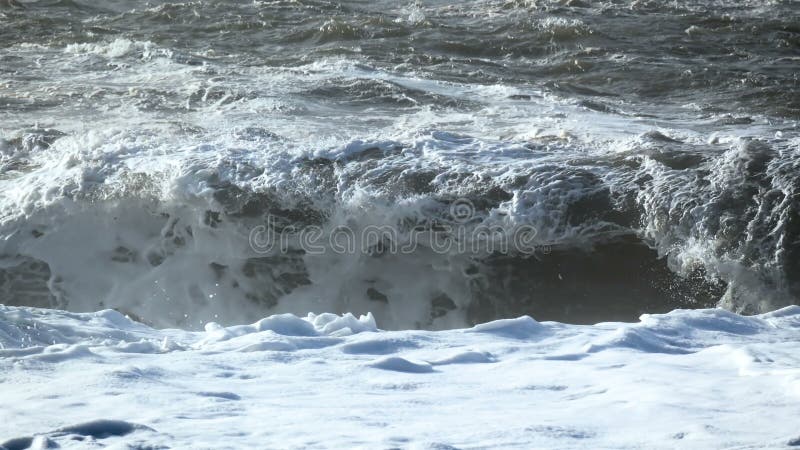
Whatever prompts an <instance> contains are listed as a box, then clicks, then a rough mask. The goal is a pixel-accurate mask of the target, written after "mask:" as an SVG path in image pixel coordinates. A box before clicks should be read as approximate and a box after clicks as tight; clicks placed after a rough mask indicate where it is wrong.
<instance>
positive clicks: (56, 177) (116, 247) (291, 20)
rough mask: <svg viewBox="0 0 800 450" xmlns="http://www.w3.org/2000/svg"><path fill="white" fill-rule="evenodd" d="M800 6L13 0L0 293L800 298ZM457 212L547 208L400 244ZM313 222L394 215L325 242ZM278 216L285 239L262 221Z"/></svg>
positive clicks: (517, 303)
mask: <svg viewBox="0 0 800 450" xmlns="http://www.w3.org/2000/svg"><path fill="white" fill-rule="evenodd" d="M679 3H680V4H679ZM796 18H797V8H796V4H795V3H794V2H792V1H769V2H748V1H727V2H718V1H710V0H704V1H699V0H695V1H689V2H667V1H638V0H637V1H614V2H591V3H590V2H582V1H573V0H570V1H504V0H478V1H472V2H464V3H452V2H444V1H438V0H437V1H424V2H416V3H407V4H398V3H395V2H386V1H380V2H374V3H362V2H343V3H330V2H325V1H306V0H302V1H293V2H290V1H249V2H238V1H230V0H228V1H214V2H211V1H205V0H201V1H192V2H184V3H167V2H139V1H134V2H129V1H112V0H109V1H103V2H84V1H79V0H52V1H23V0H5V1H0V21H2V26H1V27H0V303H3V304H6V305H21V306H35V307H47V308H58V309H65V310H69V311H75V312H89V311H98V310H103V309H115V310H117V311H120V312H122V313H124V314H127V315H128V316H129V317H131V318H135V319H136V320H139V321H142V322H144V323H146V324H149V325H152V326H155V327H169V326H177V327H182V328H188V329H198V328H201V327H202V326H203V324H205V323H206V322H209V321H215V322H220V323H223V324H233V323H245V322H252V321H253V320H255V319H256V318H258V317H264V316H266V315H268V314H275V313H294V314H299V315H305V314H306V313H308V312H309V311H315V312H332V313H345V312H353V313H356V314H366V313H367V312H372V313H373V314H374V315H375V317H376V318H377V319H378V322H379V323H381V324H382V326H384V327H386V328H392V329H405V328H425V329H446V328H454V327H464V326H468V325H471V324H474V323H478V322H485V321H488V320H493V319H496V318H506V317H513V316H517V315H521V314H530V315H532V316H534V317H536V318H537V319H541V320H548V319H552V320H560V321H567V322H578V323H588V322H591V323H594V322H598V321H603V320H633V319H635V318H637V317H638V316H639V315H640V314H641V313H644V312H649V313H657V312H666V311H670V310H672V309H675V308H696V307H712V306H722V307H725V308H728V309H730V310H733V311H736V312H741V313H762V312H766V311H769V310H774V309H776V308H778V307H781V306H784V305H788V304H791V303H796V302H797V299H798V298H799V297H800V208H799V207H798V206H799V204H798V202H800V197H798V194H800V188H799V187H798V179H800V177H798V175H799V174H800V137H799V136H798V128H797V127H798V124H797V120H798V117H800V88H799V87H798V73H800V71H798V70H797V69H798V67H799V66H800V57H798V53H797V52H798V46H800V28H798V26H797V21H796ZM462 207H463V208H464V209H463V210H462V209H460V208H462ZM454 212H456V213H457V214H456V216H457V217H454V214H453V213H454ZM461 213H465V215H462V216H458V214H461ZM453 225H456V226H457V227H458V228H459V230H461V231H463V230H466V231H467V232H474V231H475V230H476V229H477V228H479V227H484V228H485V229H491V230H494V231H493V233H495V234H493V235H492V236H493V239H494V238H499V239H508V238H510V236H511V234H512V231H513V230H518V229H519V228H520V227H528V228H529V229H531V230H534V232H532V233H530V234H529V235H528V236H527V238H528V239H527V240H526V246H525V248H524V249H520V248H519V246H514V245H512V246H510V247H509V248H506V249H503V251H498V249H496V248H482V249H479V251H463V248H460V247H459V246H457V245H456V246H453V247H448V248H442V247H437V246H434V245H431V244H430V242H429V241H424V240H423V241H422V243H420V244H419V245H416V246H415V247H414V249H413V251H410V252H400V251H391V250H392V249H394V248H397V247H398V246H401V245H403V244H407V243H408V242H411V241H412V240H414V236H418V235H419V233H423V234H424V233H427V235H429V236H430V235H432V234H440V235H441V234H444V238H445V239H449V240H450V241H451V242H463V239H461V238H460V236H461V235H459V234H458V232H456V231H454V230H455V228H453ZM310 227H311V228H313V229H314V230H316V231H318V232H319V233H320V234H321V235H322V236H332V235H334V233H335V231H337V230H341V229H347V230H350V231H352V232H353V235H363V233H362V232H363V231H364V230H366V229H368V228H370V227H372V228H373V229H374V228H375V227H378V228H380V229H389V230H391V232H390V233H389V234H387V235H382V238H381V239H378V240H376V241H375V242H371V243H370V245H366V246H363V247H364V248H362V246H358V248H356V249H355V251H350V248H349V247H346V249H347V250H348V251H337V250H338V249H337V247H336V245H337V242H335V241H334V240H332V239H327V240H324V239H323V240H320V241H319V242H316V243H315V246H316V247H315V248H319V247H320V246H321V248H322V249H323V250H324V251H319V252H312V251H309V249H308V245H307V244H308V242H306V241H305V240H304V239H303V236H304V235H303V234H301V233H300V231H302V230H305V229H309V228H310ZM265 229H266V230H268V231H270V233H273V234H272V235H273V236H279V239H280V240H281V242H280V244H281V245H276V246H271V247H269V249H268V250H265V249H264V248H261V247H259V246H258V245H254V239H253V233H254V230H265ZM287 230H289V231H290V232H287ZM443 230H444V231H443ZM498 230H499V231H498ZM276 231H277V232H280V233H277V232H276ZM316 231H315V232H316ZM504 233H505V234H506V235H504ZM498 234H499V235H498ZM439 237H441V236H439ZM256 241H258V240H256ZM523 250H524V251H523Z"/></svg>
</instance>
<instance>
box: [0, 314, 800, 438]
mask: <svg viewBox="0 0 800 450" xmlns="http://www.w3.org/2000/svg"><path fill="white" fill-rule="evenodd" d="M334 324H336V325H335V326H334ZM345 329H346V330H347V331H346V332H344V333H343V332H342V331H343V330H345ZM799 336H800V308H798V307H796V306H794V307H788V308H784V309H781V310H778V311H774V312H771V313H767V314H763V315H759V316H752V317H744V316H739V315H736V314H733V313H730V312H727V311H724V310H720V309H711V310H692V311H688V310H686V311H674V312H672V313H669V314H663V315H662V314H659V315H646V316H643V317H642V319H641V321H640V322H638V323H603V324H597V325H594V326H571V325H564V324H560V323H555V322H542V323H539V322H536V321H535V320H533V319H532V318H530V317H520V318H517V319H509V320H501V321H496V322H491V323H486V324H482V325H479V326H477V327H474V328H472V329H466V330H450V331H440V332H427V331H394V332H384V331H379V330H378V329H377V328H376V327H375V322H374V320H373V319H372V318H371V317H361V318H360V319H356V318H355V317H354V316H352V315H344V316H338V315H332V314H322V315H309V316H308V317H305V318H301V317H297V316H293V315H278V316H271V317H267V318H264V319H262V320H259V321H256V322H255V323H253V324H251V325H237V326H231V327H221V326H219V325H214V324H209V325H208V326H207V327H206V331H203V332H188V331H182V330H154V329H151V328H148V327H146V326H143V325H141V324H137V323H135V322H132V321H130V320H128V319H127V318H125V317H123V316H122V315H121V314H119V313H118V312H116V311H100V312H96V313H88V314H74V313H67V312H63V311H55V310H39V309H29V308H12V307H0V347H1V348H0V369H2V373H3V386H5V387H6V388H7V389H5V390H4V391H3V394H4V397H3V398H4V402H5V404H6V408H10V410H13V412H14V414H13V415H9V416H8V417H7V418H6V420H5V422H4V426H3V427H0V445H3V446H5V447H7V448H16V447H15V446H20V445H22V444H25V445H33V443H34V441H35V442H38V443H39V444H41V445H45V444H47V445H48V446H51V447H52V446H54V445H59V446H60V447H62V448H73V447H74V448H77V447H80V446H85V445H86V442H87V440H90V441H91V442H93V443H95V444H97V445H101V444H102V445H114V446H134V445H141V444H142V443H143V442H146V443H147V444H148V445H162V446H170V447H183V446H195V445H197V443H198V442H201V441H202V442H204V443H205V444H204V445H208V446H211V447H214V448H228V447H231V446H236V447H241V446H250V445H252V446H259V445H263V444H264V442H269V443H276V442H280V443H282V445H286V446H289V447H303V446H314V447H323V448H342V447H354V446H364V447H376V446H378V447H380V446H385V445H401V446H404V447H408V448H452V447H456V448H460V447H464V446H469V445H480V446H487V447H497V446H503V447H505V446H511V445H513V446H519V447H526V448H534V447H548V448H554V447H559V448H628V447H637V446H646V447H648V448H674V447H676V446H677V447H681V448H698V449H699V448H703V449H709V448H730V447H733V446H764V445H767V446H769V447H775V448H779V447H784V446H787V445H790V444H791V443H793V442H796V441H797V440H798V438H800V435H798V430H797V428H796V426H795V424H794V423H793V422H792V421H791V420H787V418H790V417H793V416H792V414H793V411H794V408H795V405H796V403H797V399H798V396H799V395H800V371H798V369H797V366H798V363H800V361H799V360H798V357H797V352H796V349H797V347H798V345H800V337H799ZM44 375H46V376H44ZM145 394H146V395H145ZM487 399H488V400H487ZM676 405H679V407H677V406H676ZM455 410H458V411H459V413H458V414H456V413H454V411H455ZM576 411H581V414H576ZM742 411H747V414H742ZM264 417H269V424H270V426H269V427H267V428H266V429H265V427H264ZM232 418H233V419H235V421H236V427H235V431H234V433H233V434H231V425H230V424H231V422H230V420H231V419H232ZM621 418H624V420H623V419H621ZM656 419H657V420H656ZM199 424H202V426H198V425H199ZM432 424H433V425H432ZM321 427H324V428H325V429H326V430H327V431H326V432H325V434H324V437H322V438H320V437H319V436H317V434H318V432H319V430H320V429H321ZM642 430H646V432H643V431H642ZM79 439H80V440H79ZM39 444H36V445H39Z"/></svg>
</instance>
